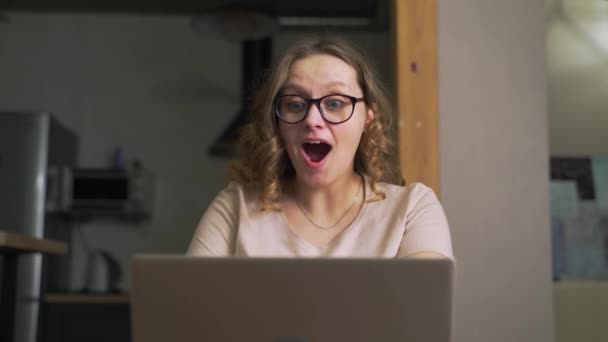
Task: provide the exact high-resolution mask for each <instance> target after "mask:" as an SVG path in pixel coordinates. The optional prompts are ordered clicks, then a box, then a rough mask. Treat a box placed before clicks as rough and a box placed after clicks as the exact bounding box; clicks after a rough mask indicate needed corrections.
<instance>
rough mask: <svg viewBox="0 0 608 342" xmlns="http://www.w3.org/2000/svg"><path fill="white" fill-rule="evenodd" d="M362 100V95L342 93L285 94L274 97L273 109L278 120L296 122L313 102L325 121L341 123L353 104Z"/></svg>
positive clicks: (303, 117)
mask: <svg viewBox="0 0 608 342" xmlns="http://www.w3.org/2000/svg"><path fill="white" fill-rule="evenodd" d="M363 100H365V98H363V97H361V98H357V97H354V96H348V95H344V94H329V95H325V96H323V97H320V98H318V99H309V98H306V97H303V96H300V95H295V94H286V95H280V96H277V97H276V98H275V100H274V111H275V114H276V116H277V117H278V118H279V120H281V121H283V122H285V123H288V124H297V123H298V122H301V121H302V120H304V119H305V118H306V116H307V115H308V110H309V109H310V105H311V104H314V105H316V106H317V109H319V113H321V116H322V117H323V119H324V120H325V121H327V122H329V123H331V124H341V123H343V122H346V121H348V119H350V118H351V117H352V116H353V113H354V112H355V104H357V102H359V101H363Z"/></svg>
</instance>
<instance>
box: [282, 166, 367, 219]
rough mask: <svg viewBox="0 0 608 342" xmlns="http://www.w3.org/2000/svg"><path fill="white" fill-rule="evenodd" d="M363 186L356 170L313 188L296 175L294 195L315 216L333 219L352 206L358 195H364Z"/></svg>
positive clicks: (299, 203) (300, 204)
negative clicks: (322, 185) (325, 184)
mask: <svg viewBox="0 0 608 342" xmlns="http://www.w3.org/2000/svg"><path fill="white" fill-rule="evenodd" d="M363 186H364V185H363V179H362V176H361V175H359V174H357V173H355V172H354V171H353V172H352V173H350V174H349V175H346V176H344V177H340V178H339V179H337V180H336V181H334V182H332V183H330V184H328V185H327V186H324V187H319V188H311V187H310V186H308V185H306V183H304V182H303V181H301V180H300V179H298V178H297V177H296V178H295V179H294V187H293V188H294V191H293V192H292V196H293V198H294V200H295V201H296V202H297V203H298V205H299V206H301V207H302V208H303V209H304V210H306V211H307V212H308V213H309V214H310V215H312V216H313V217H315V218H317V219H318V220H321V221H325V220H329V221H331V220H332V219H334V218H335V217H337V216H340V215H342V214H343V213H344V211H346V210H348V208H350V207H352V205H353V203H354V201H355V200H356V197H357V196H358V197H359V198H360V197H361V196H362V195H363V190H362V189H361V188H362V187H363Z"/></svg>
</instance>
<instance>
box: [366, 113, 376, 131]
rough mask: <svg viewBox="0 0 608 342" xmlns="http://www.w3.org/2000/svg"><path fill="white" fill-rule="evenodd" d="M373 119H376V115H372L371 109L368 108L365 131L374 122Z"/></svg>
mask: <svg viewBox="0 0 608 342" xmlns="http://www.w3.org/2000/svg"><path fill="white" fill-rule="evenodd" d="M375 118H376V113H374V111H373V110H372V109H371V108H368V109H367V117H366V118H365V129H367V127H369V125H370V124H371V123H372V121H374V119H375Z"/></svg>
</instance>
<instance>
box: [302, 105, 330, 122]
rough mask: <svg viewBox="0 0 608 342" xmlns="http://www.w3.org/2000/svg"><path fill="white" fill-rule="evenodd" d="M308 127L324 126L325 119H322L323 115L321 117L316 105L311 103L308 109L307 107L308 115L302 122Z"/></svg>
mask: <svg viewBox="0 0 608 342" xmlns="http://www.w3.org/2000/svg"><path fill="white" fill-rule="evenodd" d="M304 121H305V122H306V124H307V125H308V126H311V127H317V126H322V125H324V124H325V119H323V115H321V111H320V110H319V107H318V106H317V104H316V103H311V104H310V107H308V113H307V115H306V119H305V120H304Z"/></svg>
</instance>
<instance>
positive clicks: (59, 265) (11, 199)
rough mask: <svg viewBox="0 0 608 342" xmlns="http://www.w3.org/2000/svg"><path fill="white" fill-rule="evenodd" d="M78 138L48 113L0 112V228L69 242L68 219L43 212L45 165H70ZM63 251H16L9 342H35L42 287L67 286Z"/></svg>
mask: <svg viewBox="0 0 608 342" xmlns="http://www.w3.org/2000/svg"><path fill="white" fill-rule="evenodd" d="M77 147H78V138H77V136H76V135H75V134H74V133H73V132H71V131H70V130H68V129H67V128H65V127H64V126H62V125H61V124H60V123H59V122H58V121H57V120H56V119H55V118H54V117H53V115H51V114H50V113H26V112H0V229H4V230H9V231H13V232H17V233H20V234H26V235H29V236H33V237H37V238H49V239H54V240H62V241H66V242H68V243H69V240H70V236H71V233H70V227H69V221H67V220H65V219H62V218H61V216H59V215H56V214H50V213H47V210H46V208H47V201H48V198H47V197H48V196H47V188H48V186H49V184H48V182H47V177H48V175H49V171H50V170H52V169H56V168H58V167H63V166H75V164H76V158H77ZM68 282H69V256H63V257H48V256H41V255H27V254H26V255H21V256H19V264H18V269H17V298H16V302H17V303H16V313H15V328H14V341H13V342H36V341H37V340H38V339H39V338H40V337H39V326H40V319H41V318H42V316H43V306H42V305H41V303H42V298H43V293H44V291H46V290H52V291H62V290H67V287H68Z"/></svg>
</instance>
